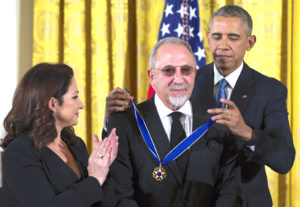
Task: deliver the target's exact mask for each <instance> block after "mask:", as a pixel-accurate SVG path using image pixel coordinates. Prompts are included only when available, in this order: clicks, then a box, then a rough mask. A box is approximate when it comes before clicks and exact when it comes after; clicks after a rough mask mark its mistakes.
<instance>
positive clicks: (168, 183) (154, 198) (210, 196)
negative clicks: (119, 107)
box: [108, 98, 240, 207]
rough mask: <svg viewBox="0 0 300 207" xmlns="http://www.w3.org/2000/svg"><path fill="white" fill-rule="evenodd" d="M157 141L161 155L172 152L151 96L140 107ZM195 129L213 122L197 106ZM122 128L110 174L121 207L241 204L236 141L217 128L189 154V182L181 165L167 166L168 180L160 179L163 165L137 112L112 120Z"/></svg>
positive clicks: (119, 129)
mask: <svg viewBox="0 0 300 207" xmlns="http://www.w3.org/2000/svg"><path fill="white" fill-rule="evenodd" d="M137 107H138V108H139V111H140V113H141V116H142V117H143V119H144V121H145V122H146V125H147V127H148V130H149V132H150V134H151V136H152V138H153V141H154V143H155V146H156V148H157V151H158V153H159V156H160V157H161V159H162V158H164V157H165V156H166V154H167V153H168V152H169V151H170V143H169V140H168V138H167V135H166V133H165V131H164V128H163V125H162V123H161V120H160V118H159V115H158V112H157V110H156V107H155V104H154V98H151V99H149V100H147V101H145V102H143V103H141V104H139V105H138V106H137ZM192 109H193V129H194V130H195V129H196V128H198V127H199V126H200V125H202V124H204V123H205V122H206V121H208V118H207V117H204V116H201V114H200V113H198V112H197V111H196V107H195V105H194V104H193V106H192ZM114 127H116V128H117V134H118V136H119V143H120V144H119V152H118V155H117V159H116V161H115V162H114V163H113V164H112V166H111V169H110V172H111V176H112V178H113V179H114V180H115V182H116V191H115V194H114V196H110V197H111V198H113V197H114V198H117V199H116V200H115V205H116V206H124V207H125V206H126V207H131V206H139V207H150V206H153V207H154V206H155V207H159V206H163V207H177V206H178V207H179V206H180V207H182V206H202V207H206V206H222V207H224V206H239V204H240V197H239V192H240V184H239V183H240V168H239V164H238V160H237V156H238V154H237V152H238V151H237V147H236V146H235V144H234V143H235V139H234V137H233V136H230V133H228V134H227V135H226V136H225V135H224V133H223V135H221V134H219V132H218V131H217V130H215V128H214V126H212V127H211V128H210V129H209V130H208V132H207V134H206V135H205V136H203V137H202V138H201V139H200V140H198V141H197V142H196V143H195V144H194V145H193V146H192V147H191V149H190V150H189V151H188V152H187V157H188V161H187V169H186V174H185V176H184V178H183V177H182V176H181V174H180V171H179V169H178V167H177V164H176V162H175V161H172V162H170V163H168V164H166V165H165V166H163V167H164V168H165V169H166V173H167V177H166V179H164V180H162V181H160V182H159V181H156V180H155V179H154V178H153V177H152V172H153V169H154V168H155V167H157V166H158V164H157V163H156V161H155V160H154V158H153V157H152V155H151V153H150V151H149V149H148V148H147V146H146V144H145V142H144V140H143V138H142V136H141V134H140V131H139V129H138V126H137V123H136V120H135V118H134V115H133V112H132V108H130V109H127V110H126V111H125V112H121V113H115V114H113V115H111V117H110V118H109V124H108V128H109V130H108V131H110V130H111V129H112V128H114Z"/></svg>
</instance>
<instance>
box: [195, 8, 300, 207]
mask: <svg viewBox="0 0 300 207" xmlns="http://www.w3.org/2000/svg"><path fill="white" fill-rule="evenodd" d="M209 26H210V27H209V32H208V33H207V39H208V43H209V46H210V48H211V52H212V55H213V58H214V63H211V64H209V65H206V66H204V67H203V68H201V69H199V70H198V71H197V75H196V80H195V87H194V91H193V94H192V100H193V101H195V102H196V103H197V106H198V107H199V109H200V110H207V109H209V110H207V112H208V113H209V114H213V115H214V116H213V117H212V120H214V121H216V122H217V123H219V124H222V125H225V126H227V129H229V130H230V131H231V132H232V133H233V134H234V135H236V137H237V142H239V143H240V144H242V145H243V148H242V150H241V156H240V157H241V162H242V163H241V173H242V174H241V175H242V199H243V206H255V207H257V206H261V207H267V206H272V199H271V196H270V192H269V188H268V182H267V176H266V172H265V165H267V166H269V167H270V168H271V169H273V170H274V171H276V172H278V173H287V172H288V171H289V170H290V169H291V167H292V165H293V162H294V158H295V148H294V145H293V138H292V134H291V131H290V127H289V122H288V113H287V107H286V97H287V90H286V87H285V86H284V85H283V84H282V83H280V82H279V81H277V80H275V79H273V78H269V77H266V76H264V75H262V74H260V73H258V72H257V71H255V70H253V69H252V68H250V67H249V66H248V65H247V64H246V63H245V62H243V58H244V54H245V52H246V51H247V50H250V49H251V48H252V47H253V46H254V44H255V41H256V37H255V36H254V35H251V31H252V19H251V17H250V15H249V14H248V12H247V11H245V10H244V9H242V8H241V7H238V6H233V5H229V6H224V7H222V8H220V9H219V10H217V11H216V12H215V13H214V14H213V16H212V18H211V20H210V25H209ZM222 79H225V80H226V82H227V86H226V89H225V90H226V93H227V98H226V99H222V100H221V102H222V103H224V104H226V105H227V108H216V104H215V103H216V101H215V99H214V96H215V91H216V89H217V88H218V85H219V81H220V80H222Z"/></svg>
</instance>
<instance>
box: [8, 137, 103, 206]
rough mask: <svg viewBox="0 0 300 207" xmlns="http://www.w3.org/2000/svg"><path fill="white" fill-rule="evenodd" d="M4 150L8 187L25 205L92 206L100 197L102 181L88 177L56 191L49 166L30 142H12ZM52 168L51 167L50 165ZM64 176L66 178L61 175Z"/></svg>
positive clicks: (19, 201)
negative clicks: (61, 190) (48, 173)
mask: <svg viewBox="0 0 300 207" xmlns="http://www.w3.org/2000/svg"><path fill="white" fill-rule="evenodd" d="M10 145H12V146H8V148H6V150H5V153H4V159H3V175H4V180H5V187H7V188H8V189H9V190H10V191H11V192H12V193H13V194H14V195H15V197H16V198H17V200H18V203H21V204H22V206H24V207H41V206H45V207H58V206H72V207H76V206H77V207H83V206H91V205H92V204H93V203H96V202H98V201H100V200H101V197H102V196H103V190H102V188H101V186H100V184H99V182H98V181H97V180H96V179H95V178H93V177H88V178H86V179H83V180H81V181H79V182H77V183H74V184H72V185H70V186H69V187H68V188H67V189H65V190H64V191H63V192H60V193H58V194H57V193H55V190H54V189H53V186H52V185H51V180H49V179H50V178H49V177H48V176H47V175H46V174H47V173H46V171H47V169H45V166H44V165H42V164H41V160H40V159H41V158H40V157H39V153H38V151H36V150H35V149H34V147H33V146H31V145H30V144H28V143H22V142H19V143H12V144H10ZM47 167H49V168H51V166H47ZM58 179H63V178H58Z"/></svg>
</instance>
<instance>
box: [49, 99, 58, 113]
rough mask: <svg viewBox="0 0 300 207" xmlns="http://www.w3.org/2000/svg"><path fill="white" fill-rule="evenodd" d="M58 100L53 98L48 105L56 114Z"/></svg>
mask: <svg viewBox="0 0 300 207" xmlns="http://www.w3.org/2000/svg"><path fill="white" fill-rule="evenodd" d="M56 105H57V99H56V98H54V97H51V98H50V100H49V103H48V107H49V109H50V110H51V111H53V112H56Z"/></svg>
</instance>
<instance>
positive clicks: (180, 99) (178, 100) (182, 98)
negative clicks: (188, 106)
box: [170, 95, 187, 107]
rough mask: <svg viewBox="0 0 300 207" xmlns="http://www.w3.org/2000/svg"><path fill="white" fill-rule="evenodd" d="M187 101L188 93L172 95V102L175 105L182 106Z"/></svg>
mask: <svg viewBox="0 0 300 207" xmlns="http://www.w3.org/2000/svg"><path fill="white" fill-rule="evenodd" d="M186 101H187V95H177V96H171V97H170V102H171V104H172V105H173V106H174V107H181V106H183V105H184V104H185V102H186Z"/></svg>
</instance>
